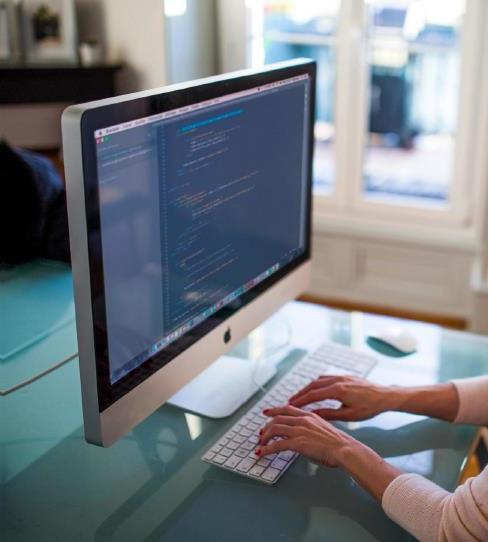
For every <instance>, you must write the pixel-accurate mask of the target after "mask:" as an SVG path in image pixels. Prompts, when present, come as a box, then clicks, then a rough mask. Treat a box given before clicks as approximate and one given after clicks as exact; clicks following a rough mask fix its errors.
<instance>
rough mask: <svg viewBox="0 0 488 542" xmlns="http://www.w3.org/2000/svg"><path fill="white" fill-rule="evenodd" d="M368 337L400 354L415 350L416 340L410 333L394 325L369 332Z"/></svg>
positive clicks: (410, 352) (411, 352)
mask: <svg viewBox="0 0 488 542" xmlns="http://www.w3.org/2000/svg"><path fill="white" fill-rule="evenodd" d="M368 338H369V339H373V340H376V341H379V342H381V343H384V344H385V345H387V346H389V347H390V348H393V349H394V350H396V351H398V352H399V353H401V354H404V355H407V354H413V353H414V352H416V351H417V340H416V339H415V337H413V336H412V335H410V333H408V332H406V331H404V330H402V329H400V328H395V327H390V328H386V329H384V330H380V331H378V332H375V333H370V334H369V336H368Z"/></svg>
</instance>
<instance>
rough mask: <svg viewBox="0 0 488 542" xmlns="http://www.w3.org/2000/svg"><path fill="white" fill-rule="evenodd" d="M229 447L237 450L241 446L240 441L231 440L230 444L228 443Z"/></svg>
mask: <svg viewBox="0 0 488 542" xmlns="http://www.w3.org/2000/svg"><path fill="white" fill-rule="evenodd" d="M227 448H230V449H231V450H237V448H239V443H238V442H236V441H234V440H233V441H231V442H229V444H227Z"/></svg>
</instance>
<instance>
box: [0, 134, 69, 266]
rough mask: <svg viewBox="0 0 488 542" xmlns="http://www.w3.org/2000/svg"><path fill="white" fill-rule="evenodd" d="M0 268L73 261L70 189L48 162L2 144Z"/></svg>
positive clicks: (36, 155)
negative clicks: (40, 261) (38, 261)
mask: <svg viewBox="0 0 488 542" xmlns="http://www.w3.org/2000/svg"><path fill="white" fill-rule="evenodd" d="M0 172H1V173H0V216H1V234H0V264H17V263H21V262H26V261H29V260H35V259H38V258H46V259H50V260H59V261H62V262H70V252H69V234H68V217H67V211H66V190H65V188H64V184H63V182H62V180H61V177H60V176H59V174H58V172H57V171H56V169H55V167H54V166H53V164H52V163H51V161H50V160H48V159H47V158H45V157H43V156H41V155H39V154H36V153H33V152H29V151H25V150H21V149H13V148H12V147H10V146H9V145H8V144H7V143H6V142H5V141H1V142H0Z"/></svg>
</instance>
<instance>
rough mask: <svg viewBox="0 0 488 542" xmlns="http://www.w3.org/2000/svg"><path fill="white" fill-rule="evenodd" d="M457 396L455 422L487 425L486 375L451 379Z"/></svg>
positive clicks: (487, 391)
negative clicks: (457, 407)
mask: <svg viewBox="0 0 488 542" xmlns="http://www.w3.org/2000/svg"><path fill="white" fill-rule="evenodd" d="M452 383H453V384H454V385H455V386H456V390H457V392H458V396H459V409H458V412H457V415H456V418H455V420H454V421H455V422H456V423H471V424H475V425H488V408H487V406H486V405H488V376H480V377H476V378H465V379H462V380H452Z"/></svg>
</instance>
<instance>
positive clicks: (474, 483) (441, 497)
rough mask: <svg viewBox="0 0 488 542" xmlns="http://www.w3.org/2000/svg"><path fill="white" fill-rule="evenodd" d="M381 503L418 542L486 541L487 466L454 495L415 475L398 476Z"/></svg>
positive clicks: (487, 536)
mask: <svg viewBox="0 0 488 542" xmlns="http://www.w3.org/2000/svg"><path fill="white" fill-rule="evenodd" d="M382 504H383V509H384V510H385V512H386V513H387V515H388V516H389V517H390V518H391V519H392V520H393V521H396V522H397V523H398V524H399V525H401V526H402V527H403V528H404V529H406V530H407V531H409V532H410V533H411V534H413V535H414V536H415V537H416V538H418V539H419V540H420V541H421V542H460V541H462V542H478V541H481V540H488V467H487V468H486V469H485V470H484V471H483V472H482V473H481V474H480V475H479V476H477V477H476V478H470V479H469V480H467V481H466V482H465V483H464V484H463V485H462V486H459V487H458V488H457V489H456V491H455V492H454V493H449V492H447V491H445V490H444V489H442V488H440V487H439V486H437V485H436V484H434V483H432V482H430V481H429V480H427V479H426V478H423V477H422V476H419V475H418V474H402V475H401V476H399V477H398V478H395V480H393V482H391V484H390V485H389V486H388V487H387V488H386V491H385V493H384V495H383V502H382Z"/></svg>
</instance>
